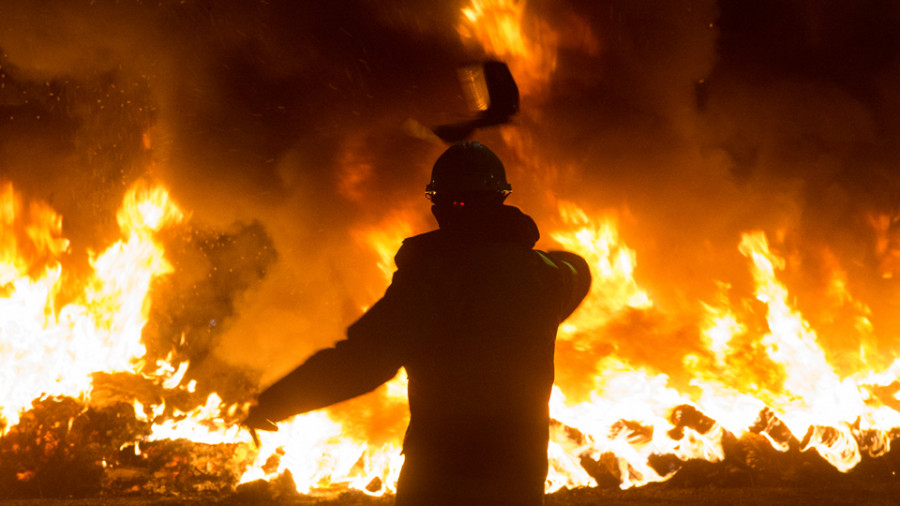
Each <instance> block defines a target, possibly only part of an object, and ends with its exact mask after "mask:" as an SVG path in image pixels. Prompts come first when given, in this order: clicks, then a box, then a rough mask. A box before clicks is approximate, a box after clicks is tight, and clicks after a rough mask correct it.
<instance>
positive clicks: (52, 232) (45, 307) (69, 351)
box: [0, 182, 184, 427]
mask: <svg viewBox="0 0 900 506" xmlns="http://www.w3.org/2000/svg"><path fill="white" fill-rule="evenodd" d="M0 209H2V212H3V216H2V220H0V223H2V226H3V227H4V233H3V236H2V237H3V240H2V241H0V265H2V268H0V276H2V278H0V288H2V291H0V295H2V296H0V350H2V351H3V353H2V360H3V361H4V364H3V365H2V367H0V406H2V410H3V411H2V415H3V417H4V418H5V419H6V420H7V422H8V424H9V425H8V426H11V425H15V424H16V423H17V421H18V417H19V414H20V412H21V411H22V410H23V409H25V408H27V407H28V406H29V405H30V403H31V401H32V400H33V399H36V398H38V397H40V396H42V395H69V396H73V397H87V396H88V395H89V393H90V390H91V379H90V378H91V374H92V373H94V372H96V371H107V372H116V371H133V370H135V368H136V367H137V365H138V359H140V358H141V357H142V356H143V355H144V353H145V351H146V350H145V348H144V346H143V344H141V341H140V337H141V331H142V329H143V326H144V324H145V323H146V321H147V314H148V311H149V297H148V290H149V287H150V284H151V282H152V281H153V279H155V278H156V277H158V276H161V275H164V274H166V273H168V272H171V266H170V265H169V264H168V263H167V262H166V260H165V258H164V255H163V251H162V248H161V247H160V246H159V245H158V244H157V243H156V242H155V239H154V237H153V233H154V232H156V231H157V230H159V229H160V228H161V227H162V226H165V225H167V224H171V223H177V222H179V221H181V220H182V219H183V217H184V216H183V214H182V213H181V211H180V210H179V209H178V208H177V207H176V206H175V205H174V204H173V203H172V202H170V201H169V199H168V195H167V193H166V191H165V189H163V188H161V187H150V186H149V185H148V184H146V183H143V182H141V183H138V184H137V185H135V186H134V187H133V188H131V189H130V190H129V191H128V192H127V194H126V197H125V204H123V207H122V210H120V212H119V225H120V228H121V230H122V234H123V235H124V236H126V239H125V240H123V241H119V242H117V243H115V244H113V245H112V246H110V247H109V248H108V249H107V250H106V251H104V252H103V253H101V254H100V255H97V256H96V257H93V258H91V260H90V264H91V266H92V267H93V269H94V271H93V272H92V273H91V275H90V276H89V277H88V278H87V279H86V280H84V281H83V285H82V286H83V290H82V291H81V292H80V293H79V294H78V295H77V296H76V297H75V298H74V301H73V302H70V303H68V304H66V305H65V306H63V307H61V308H59V310H58V311H56V310H54V298H55V295H56V293H57V292H58V291H59V290H60V288H61V280H62V279H63V277H64V276H63V272H62V265H61V264H60V255H61V253H63V252H64V251H65V249H66V248H67V247H68V241H66V240H65V239H63V238H61V237H58V236H59V234H60V232H61V228H62V220H61V218H60V217H59V216H58V215H56V213H55V212H53V210H52V209H50V208H49V207H47V206H46V205H44V204H40V203H33V204H31V206H30V207H29V213H28V214H26V215H22V214H20V213H21V210H22V209H23V206H22V200H21V198H20V197H18V196H17V195H16V194H15V192H14V191H13V189H12V185H9V184H7V185H5V186H4V187H3V190H2V192H0ZM17 226H19V227H21V228H23V229H24V230H25V232H26V233H25V236H26V237H27V238H29V242H28V243H23V242H22V241H20V240H17V239H16V237H17V236H16V235H15V233H14V228H16V227H17ZM19 237H21V236H19ZM43 257H46V259H45V260H44V261H45V263H46V264H47V267H46V268H45V270H44V271H43V272H42V273H41V274H39V275H37V276H34V277H32V276H31V275H30V272H31V271H33V270H34V268H33V265H32V263H33V261H34V259H40V258H43ZM8 426H7V427H8Z"/></svg>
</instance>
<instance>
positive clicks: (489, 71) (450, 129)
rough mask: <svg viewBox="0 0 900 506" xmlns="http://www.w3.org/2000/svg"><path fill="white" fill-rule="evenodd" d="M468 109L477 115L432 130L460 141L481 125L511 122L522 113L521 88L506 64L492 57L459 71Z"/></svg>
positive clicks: (444, 138)
mask: <svg viewBox="0 0 900 506" xmlns="http://www.w3.org/2000/svg"><path fill="white" fill-rule="evenodd" d="M457 74H458V76H459V82H460V84H461V85H462V88H463V93H464V95H465V97H466V102H467V104H468V106H469V109H470V110H472V111H474V112H476V113H477V116H476V117H474V118H472V119H468V120H465V121H460V122H457V123H451V124H448V125H440V126H437V127H434V128H433V129H432V130H433V131H434V133H435V134H436V135H437V136H438V137H440V138H441V139H442V140H444V141H445V142H450V143H454V142H460V141H462V140H465V139H466V138H467V137H469V136H470V135H471V134H472V132H474V131H475V130H476V129H478V128H483V127H488V126H494V125H500V124H503V123H508V122H509V121H510V119H511V118H512V116H513V115H515V114H516V113H517V112H519V88H518V86H516V81H515V80H514V79H513V76H512V73H510V71H509V67H507V66H506V64H505V63H503V62H499V61H494V60H489V61H483V62H478V63H473V64H470V65H465V66H462V67H460V68H459V69H458V70H457Z"/></svg>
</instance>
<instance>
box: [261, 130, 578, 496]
mask: <svg viewBox="0 0 900 506" xmlns="http://www.w3.org/2000/svg"><path fill="white" fill-rule="evenodd" d="M426 191H427V194H428V196H429V197H430V198H431V200H432V202H433V204H434V205H433V206H432V212H433V214H434V216H435V218H437V221H438V224H439V226H440V228H439V230H435V231H432V232H429V233H426V234H422V235H418V236H415V237H411V238H408V239H406V240H405V241H404V242H403V246H402V247H401V248H400V250H399V251H398V252H397V255H396V258H395V262H396V265H397V271H396V272H395V273H394V277H393V281H392V282H391V285H390V286H389V287H388V289H387V291H386V292H385V294H384V297H382V298H381V300H379V301H378V302H377V303H376V304H375V305H373V306H372V308H371V309H369V311H368V312H366V313H365V314H364V315H363V316H362V317H361V318H360V319H359V320H357V321H356V323H354V324H353V325H351V326H350V327H349V328H348V329H347V338H346V339H345V340H343V341H340V342H338V343H337V344H336V345H335V346H334V347H333V348H328V349H325V350H322V351H319V352H317V353H315V354H314V355H313V356H312V357H310V358H309V359H308V360H307V361H306V362H305V363H304V364H303V365H301V366H300V367H298V368H297V369H295V370H294V371H293V372H291V373H290V374H288V375H287V376H286V377H284V378H283V379H281V380H280V381H278V382H276V383H275V384H274V385H272V386H271V387H269V388H268V389H266V390H265V391H264V392H262V393H261V394H260V395H259V399H258V403H257V405H256V406H255V407H253V408H252V409H251V411H250V414H249V416H248V418H247V420H246V421H245V423H246V424H247V425H249V426H250V427H256V428H266V427H267V426H268V427H269V428H272V426H271V425H270V424H269V423H268V421H279V420H283V419H285V418H288V417H290V416H291V415H294V414H297V413H302V412H306V411H310V410H314V409H318V408H322V407H325V406H328V405H331V404H334V403H337V402H340V401H343V400H345V399H349V398H351V397H355V396H358V395H360V394H363V393H366V392H369V391H371V390H373V389H374V388H376V387H378V386H379V385H381V384H382V383H384V382H386V381H388V380H390V379H391V378H393V377H394V375H395V374H396V373H397V371H398V370H399V369H400V367H405V368H406V371H407V375H408V377H409V391H408V395H409V411H410V421H409V427H408V429H407V432H406V437H405V439H404V441H403V452H404V455H405V458H406V460H405V462H404V465H403V469H402V471H401V473H400V478H399V481H398V484H397V497H396V504H398V505H404V506H405V505H422V506H431V505H445V504H446V505H479V504H509V505H517V506H519V505H540V504H541V503H542V502H543V496H544V483H545V481H546V476H547V444H548V431H549V427H548V426H549V408H548V401H549V399H550V390H551V387H552V385H553V350H554V342H555V339H556V331H557V327H558V326H559V324H560V322H562V321H563V320H564V319H565V318H566V317H567V316H568V315H569V314H571V313H572V311H574V310H575V308H576V307H577V306H578V304H579V303H580V302H581V300H582V299H583V298H584V296H585V295H586V294H587V292H588V288H589V286H590V272H589V269H588V266H587V264H586V263H585V262H584V260H583V259H582V258H581V257H579V256H577V255H574V254H571V253H565V252H550V253H544V252H540V251H536V250H534V249H532V248H533V247H534V244H535V242H536V241H537V239H538V237H539V234H538V229H537V226H536V225H535V224H534V221H533V220H532V219H531V218H529V217H528V216H526V215H525V214H523V213H522V212H521V211H519V210H518V209H517V208H515V207H510V206H506V205H504V204H503V201H504V199H505V198H506V196H507V195H508V194H509V192H510V186H509V184H508V183H507V182H506V175H505V171H504V168H503V165H502V163H501V162H500V160H499V159H498V158H497V157H496V156H495V155H494V153H492V152H491V151H490V150H489V149H488V148H486V147H484V146H483V145H481V144H479V143H476V142H470V143H463V144H456V145H454V146H452V147H450V148H449V149H448V150H447V151H446V152H445V153H444V154H443V155H441V157H440V158H439V159H438V160H437V162H436V163H435V165H434V169H433V172H432V179H431V183H430V184H428V186H427V187H426Z"/></svg>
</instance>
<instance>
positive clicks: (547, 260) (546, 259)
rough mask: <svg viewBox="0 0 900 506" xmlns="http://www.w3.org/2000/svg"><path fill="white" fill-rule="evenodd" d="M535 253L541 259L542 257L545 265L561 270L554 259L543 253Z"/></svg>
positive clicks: (536, 251)
mask: <svg viewBox="0 0 900 506" xmlns="http://www.w3.org/2000/svg"><path fill="white" fill-rule="evenodd" d="M534 252H535V253H537V254H538V256H539V257H541V260H543V261H544V263H545V264H547V265H549V266H550V267H553V268H554V269H559V266H558V265H556V262H554V261H553V259H552V258H550V257H549V256H547V255H546V254H545V253H544V252H543V251H538V250H534ZM570 267H571V266H570Z"/></svg>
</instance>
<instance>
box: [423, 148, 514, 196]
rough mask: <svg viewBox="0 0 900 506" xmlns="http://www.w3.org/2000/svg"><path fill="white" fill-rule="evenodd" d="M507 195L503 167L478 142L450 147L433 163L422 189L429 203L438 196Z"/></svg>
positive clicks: (491, 153) (509, 187)
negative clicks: (462, 194) (429, 199)
mask: <svg viewBox="0 0 900 506" xmlns="http://www.w3.org/2000/svg"><path fill="white" fill-rule="evenodd" d="M511 191H512V187H511V186H510V184H509V183H508V182H506V170H504V168H503V163H502V162H501V161H500V159H499V158H497V155H495V154H494V153H493V152H492V151H491V150H490V149H488V148H486V147H485V146H484V145H482V144H480V143H478V142H462V143H459V144H454V145H453V146H450V148H448V149H447V151H444V154H442V155H441V156H440V157H439V158H438V159H437V161H436V162H435V163H434V168H433V169H432V170H431V182H430V183H428V185H427V186H425V194H426V195H427V196H428V197H429V198H432V199H433V198H434V196H435V194H438V193H440V194H456V193H474V192H495V193H500V194H502V195H506V194H508V193H509V192H511Z"/></svg>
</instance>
